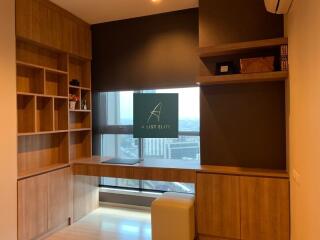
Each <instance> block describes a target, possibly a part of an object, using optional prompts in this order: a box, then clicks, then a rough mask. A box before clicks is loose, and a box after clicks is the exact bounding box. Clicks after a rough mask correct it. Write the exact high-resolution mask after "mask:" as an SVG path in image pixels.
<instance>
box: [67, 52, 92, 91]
mask: <svg viewBox="0 0 320 240" xmlns="http://www.w3.org/2000/svg"><path fill="white" fill-rule="evenodd" d="M73 79H76V80H78V81H79V82H80V87H83V88H89V89H90V88H91V62H90V61H88V60H84V59H80V58H75V57H71V56H70V57H69V82H70V81H71V80H73Z"/></svg>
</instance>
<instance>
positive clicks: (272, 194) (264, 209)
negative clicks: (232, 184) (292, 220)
mask: <svg viewBox="0 0 320 240" xmlns="http://www.w3.org/2000/svg"><path fill="white" fill-rule="evenodd" d="M240 194H241V239H243V240H257V239H259V240H270V239H272V240H289V181H288V180H287V179H272V178H257V177H241V178H240Z"/></svg>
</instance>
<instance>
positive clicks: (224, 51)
mask: <svg viewBox="0 0 320 240" xmlns="http://www.w3.org/2000/svg"><path fill="white" fill-rule="evenodd" d="M283 44H288V39H287V38H272V39H264V40H258V41H248V42H237V43H228V44H222V45H216V46H208V47H202V48H199V57H201V58H205V57H219V56H225V55H234V54H240V53H245V52H248V51H252V50H258V49H264V48H272V47H278V46H280V45H283Z"/></svg>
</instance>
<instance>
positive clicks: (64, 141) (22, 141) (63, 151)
mask: <svg viewBox="0 0 320 240" xmlns="http://www.w3.org/2000/svg"><path fill="white" fill-rule="evenodd" d="M57 163H68V134H66V133H57V134H44V135H32V136H19V138H18V173H19V175H23V172H25V171H30V170H37V169H38V168H42V167H46V166H50V165H54V164H57Z"/></svg>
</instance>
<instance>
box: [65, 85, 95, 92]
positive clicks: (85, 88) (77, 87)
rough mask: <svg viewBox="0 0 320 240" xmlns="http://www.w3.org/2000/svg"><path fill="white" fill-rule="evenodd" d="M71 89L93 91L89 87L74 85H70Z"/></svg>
mask: <svg viewBox="0 0 320 240" xmlns="http://www.w3.org/2000/svg"><path fill="white" fill-rule="evenodd" d="M69 88H76V89H82V90H88V91H91V89H90V88H87V87H80V86H73V85H69Z"/></svg>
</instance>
